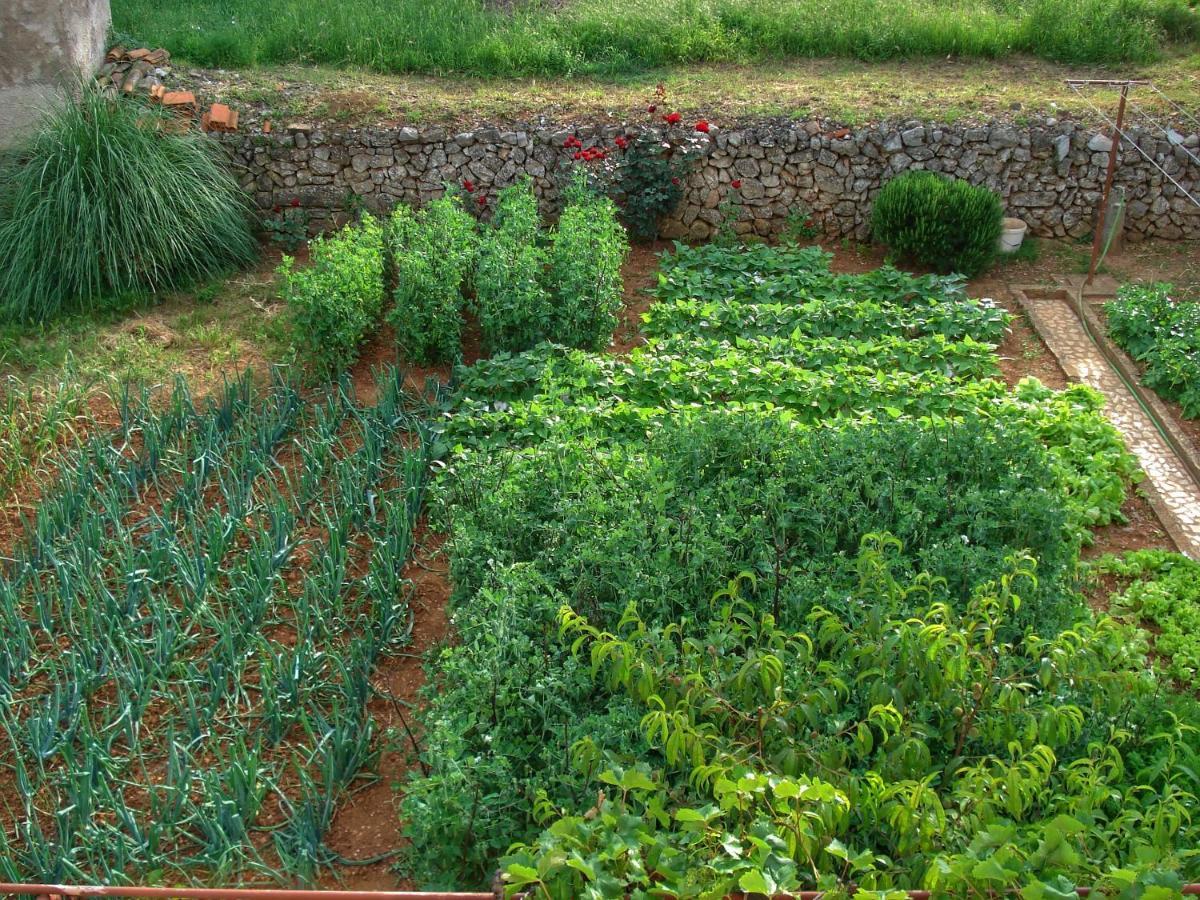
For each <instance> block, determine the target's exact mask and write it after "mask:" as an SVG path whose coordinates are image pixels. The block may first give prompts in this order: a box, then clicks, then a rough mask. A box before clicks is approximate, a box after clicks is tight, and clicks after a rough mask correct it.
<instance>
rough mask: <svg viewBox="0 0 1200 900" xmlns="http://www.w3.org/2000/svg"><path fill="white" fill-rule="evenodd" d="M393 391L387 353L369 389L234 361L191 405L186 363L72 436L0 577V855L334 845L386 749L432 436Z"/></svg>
mask: <svg viewBox="0 0 1200 900" xmlns="http://www.w3.org/2000/svg"><path fill="white" fill-rule="evenodd" d="M402 385H403V378H402V376H401V375H400V374H399V373H398V372H396V371H395V370H394V369H389V370H385V371H383V372H380V373H379V374H378V386H377V391H376V394H377V396H378V398H379V399H378V401H377V402H376V403H375V404H374V405H370V406H366V405H363V404H362V403H360V402H359V401H358V400H357V398H356V397H355V396H354V393H353V390H352V388H351V386H350V384H349V383H348V382H346V381H343V382H341V383H340V384H338V385H335V388H334V390H333V391H332V392H331V394H330V395H329V396H328V397H326V398H325V399H323V400H320V401H316V402H307V401H305V399H304V398H303V397H302V396H301V394H300V392H299V391H298V389H297V387H296V386H295V385H294V384H292V383H290V382H288V381H286V380H285V379H283V378H280V377H275V378H274V379H273V380H272V382H271V383H270V384H269V385H268V386H267V387H266V388H265V389H258V388H256V387H255V386H254V385H253V384H252V383H251V381H250V380H249V379H248V378H243V379H238V380H235V381H232V382H230V383H229V384H227V385H226V387H225V390H224V391H222V392H221V393H220V394H219V396H218V397H217V398H215V399H214V400H212V401H210V402H209V403H207V404H206V405H205V406H204V407H203V408H198V406H197V404H196V403H195V402H194V400H193V399H192V397H191V395H190V393H188V390H187V386H186V384H184V383H183V382H180V383H179V384H177V385H176V386H175V389H174V391H173V392H171V393H170V395H169V396H168V397H167V398H166V400H165V402H161V400H160V401H157V402H156V400H155V398H154V397H152V396H151V394H150V393H149V392H142V391H132V390H130V391H126V392H123V393H121V394H120V395H119V397H118V398H117V401H118V402H117V407H118V411H119V413H120V417H121V421H120V424H119V426H118V427H117V428H116V429H115V430H114V431H113V432H111V433H108V434H105V435H97V436H95V437H93V438H91V439H89V440H88V441H87V442H85V444H83V445H82V446H80V447H79V448H78V450H77V451H75V452H74V453H69V454H67V455H66V458H65V459H64V462H63V465H62V479H61V481H60V484H59V486H58V488H57V490H54V491H50V492H49V493H48V494H47V499H46V501H45V502H44V503H43V504H42V506H41V508H40V509H39V510H38V512H37V514H36V515H34V516H33V517H31V518H30V520H29V521H28V522H27V523H26V535H25V539H24V540H23V541H22V542H21V544H20V546H19V547H18V549H17V552H16V553H15V557H14V559H13V560H12V561H11V563H10V564H9V566H8V567H7V569H6V571H5V572H4V573H3V576H2V577H0V629H2V636H0V735H2V737H0V766H3V767H5V768H6V769H7V770H8V771H10V772H11V773H12V774H13V775H14V777H15V778H16V782H17V785H18V792H17V793H18V800H17V804H18V807H19V808H11V809H10V810H9V812H10V813H11V815H10V816H8V820H9V821H14V822H20V823H22V824H20V825H18V826H16V827H14V828H13V829H12V830H10V831H7V832H4V833H3V834H2V835H0V854H2V855H3V856H4V859H5V862H4V864H3V865H4V866H5V867H6V868H5V869H3V870H0V871H4V873H5V874H8V875H9V876H10V877H13V878H14V879H17V880H30V879H38V878H44V877H54V878H61V879H78V880H100V879H103V880H104V881H105V882H108V883H124V882H128V881H130V880H136V879H139V878H145V877H147V876H148V875H149V874H151V873H159V874H160V875H161V874H162V873H169V877H171V878H173V879H179V880H183V881H199V880H201V879H209V878H214V877H219V878H263V877H278V878H281V879H282V878H283V876H284V873H287V874H288V876H293V875H295V874H297V873H299V874H304V873H310V874H311V873H315V871H316V870H317V868H319V867H320V866H322V865H325V864H327V863H329V862H331V861H333V860H334V859H335V858H336V855H335V854H334V853H333V852H332V851H331V850H329V848H327V847H326V846H325V844H324V840H325V836H326V834H327V832H328V828H329V824H330V822H331V821H332V817H333V812H334V810H335V809H336V807H337V803H338V802H339V799H340V798H341V797H342V796H343V794H344V793H345V792H346V791H347V790H348V789H349V788H350V787H351V785H352V784H353V783H354V782H355V781H356V779H358V778H359V777H360V773H361V772H362V771H363V770H364V769H369V768H370V767H371V766H372V765H374V762H375V760H376V757H377V754H378V751H379V747H378V743H377V742H376V741H375V740H374V736H375V728H374V725H373V723H372V722H371V720H370V718H369V715H368V713H367V703H368V701H369V699H370V698H371V685H370V677H371V673H372V671H373V670H374V667H375V666H376V664H377V663H378V662H379V660H380V658H381V657H382V656H383V655H384V654H386V653H388V652H391V651H393V650H394V649H395V648H396V647H397V646H398V645H400V644H402V643H403V642H405V641H406V640H407V637H408V635H409V633H410V632H411V615H410V613H409V612H408V610H407V604H406V598H407V595H408V585H407V582H406V581H405V579H404V577H403V566H404V564H405V562H406V561H407V559H408V558H409V557H410V555H411V551H412V547H413V529H414V523H415V521H416V518H417V516H418V515H419V514H420V511H421V503H422V499H423V497H424V491H425V482H426V479H427V477H428V473H429V470H430V463H431V459H432V447H433V445H432V442H431V440H430V439H429V438H430V434H429V431H428V427H427V425H426V424H425V422H424V421H423V420H422V419H421V418H420V417H419V416H418V415H416V414H414V413H413V412H411V411H410V409H409V402H408V400H407V398H406V397H405V395H404V392H403V387H402ZM309 461H312V462H314V463H316V464H317V472H318V475H317V476H315V477H314V476H311V475H309V474H308V473H307V472H303V473H297V472H295V471H293V469H294V467H295V466H303V465H305V464H307V463H308V462H309ZM301 550H303V551H304V552H303V553H301V552H300V551H301ZM276 808H281V809H283V810H284V811H285V815H284V817H283V819H282V821H280V820H279V818H278V814H277V813H276V812H275V810H276ZM268 810H270V816H269V817H268V816H266V815H265V813H266V812H267V811H268ZM263 831H269V832H272V835H271V836H270V839H269V840H267V841H266V842H264V841H263V840H261V839H260V838H258V837H257V834H258V833H259V832H263Z"/></svg>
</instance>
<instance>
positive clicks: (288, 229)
mask: <svg viewBox="0 0 1200 900" xmlns="http://www.w3.org/2000/svg"><path fill="white" fill-rule="evenodd" d="M272 213H273V214H272V215H270V216H268V217H267V218H265V219H263V228H264V229H265V230H266V232H267V235H268V236H269V237H270V239H271V243H273V244H278V245H279V246H280V247H282V248H283V249H284V250H286V251H287V252H288V253H295V252H296V251H297V250H299V249H300V248H301V247H303V246H304V244H305V242H306V241H307V240H308V213H306V212H305V211H304V210H303V209H300V208H299V207H298V206H291V207H287V208H284V207H280V206H277V207H275V209H274V210H273V211H272Z"/></svg>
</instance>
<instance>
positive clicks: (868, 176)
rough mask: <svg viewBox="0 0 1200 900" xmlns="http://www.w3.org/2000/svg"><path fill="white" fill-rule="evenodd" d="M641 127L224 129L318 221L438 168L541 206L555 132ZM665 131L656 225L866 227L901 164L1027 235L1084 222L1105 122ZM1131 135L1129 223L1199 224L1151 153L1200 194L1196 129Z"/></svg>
mask: <svg viewBox="0 0 1200 900" xmlns="http://www.w3.org/2000/svg"><path fill="white" fill-rule="evenodd" d="M637 132H638V129H637V128H634V127H629V128H625V127H615V126H607V127H586V126H585V127H575V128H564V127H561V126H549V125H539V126H512V127H507V128H491V127H488V128H479V129H476V130H473V131H469V132H463V133H460V134H453V133H450V132H449V131H447V130H446V129H444V128H442V127H426V128H421V129H418V128H414V127H405V128H394V129H374V130H371V129H367V130H345V131H338V130H335V129H325V128H320V127H316V128H311V127H307V126H293V127H292V128H291V129H290V130H289V131H287V132H284V133H277V134H272V135H250V136H228V137H226V138H224V139H223V140H224V141H225V143H226V145H227V147H228V148H229V150H230V151H231V154H232V156H233V159H234V162H235V164H236V165H237V166H239V167H240V169H241V178H242V184H243V185H244V186H245V187H246V188H247V189H248V190H250V191H251V192H252V193H253V194H254V197H255V200H256V202H257V204H258V206H259V207H261V208H263V209H270V208H272V207H274V206H280V207H283V206H288V205H290V204H292V203H293V202H295V201H298V202H299V204H300V205H301V206H303V207H304V208H306V209H307V210H308V211H309V212H310V214H311V215H312V217H313V218H312V222H313V225H314V227H325V226H327V225H329V224H333V223H336V221H338V219H339V218H340V217H344V216H345V214H346V212H345V211H346V210H347V209H349V208H351V206H352V205H353V204H355V203H358V202H362V203H364V204H365V205H366V206H367V207H368V208H372V209H376V210H383V209H386V208H388V207H390V206H391V205H393V204H395V203H396V202H400V201H403V202H405V203H416V204H420V203H424V202H427V201H428V200H429V199H431V198H433V197H435V196H437V195H438V194H440V193H441V191H442V185H443V183H446V182H449V183H452V184H458V183H461V182H462V181H463V180H464V179H470V180H471V181H472V182H474V183H475V184H476V185H478V190H479V191H481V192H483V193H485V194H486V193H490V192H491V191H493V190H494V189H496V188H499V187H502V186H504V185H506V184H510V183H512V182H513V181H514V180H515V179H517V178H519V177H520V176H521V175H522V174H528V175H530V176H531V177H532V178H533V180H534V183H535V185H536V189H537V192H538V195H539V196H540V197H541V198H542V200H543V203H544V205H545V206H546V208H547V210H548V211H553V208H554V205H555V203H556V201H557V198H558V193H559V188H560V186H561V184H562V183H563V181H564V180H565V172H566V171H567V169H568V168H569V166H570V164H571V157H572V154H573V151H572V150H571V149H569V148H564V146H563V144H564V142H565V141H566V139H567V138H568V137H569V136H571V135H577V136H578V137H580V138H581V139H582V142H583V145H584V146H585V147H587V146H593V145H601V146H605V147H608V148H612V147H613V141H614V139H615V138H616V137H617V135H622V134H624V135H630V136H632V135H634V134H636V133H637ZM654 133H655V134H656V135H659V136H661V135H660V133H659V132H657V131H655V132H654ZM677 137H678V138H679V139H682V140H687V141H689V142H690V143H693V144H695V143H697V141H698V142H699V150H700V154H701V156H700V160H699V162H698V164H697V165H696V166H695V168H694V169H693V171H692V174H691V175H690V176H689V178H688V183H687V185H686V193H685V197H684V201H683V202H682V203H681V204H680V206H679V209H678V210H676V212H675V213H674V215H673V216H672V217H671V219H670V220H669V221H667V222H664V223H663V234H664V236H666V237H678V238H685V237H686V238H690V239H694V240H703V239H705V238H707V237H709V236H711V234H712V233H713V231H714V230H715V228H716V226H717V225H718V224H719V223H720V221H721V210H720V209H719V207H720V205H721V204H722V202H723V201H724V200H725V199H726V198H727V197H728V196H730V194H733V195H734V196H736V197H737V199H738V202H739V204H740V209H739V211H738V216H739V219H740V221H739V222H738V223H737V225H736V227H737V228H738V230H739V231H742V232H748V231H754V232H757V233H758V234H762V235H767V234H771V233H773V232H776V231H778V230H780V229H781V228H782V227H783V226H784V223H785V221H786V219H787V217H788V215H789V213H791V212H792V211H793V210H796V209H802V210H808V211H810V212H811V213H812V216H813V219H814V221H815V222H816V223H817V224H818V225H819V227H820V228H822V229H823V230H824V232H825V233H826V235H827V236H830V237H839V236H850V237H853V238H856V239H864V238H866V237H867V234H868V219H869V215H870V207H871V201H872V200H873V198H874V196H875V194H876V193H877V192H878V190H879V188H880V186H881V185H882V184H883V183H884V182H886V181H887V180H888V179H889V178H891V177H892V176H893V175H895V174H897V173H899V172H903V171H906V170H908V169H930V170H934V171H940V172H946V173H949V174H952V175H954V176H956V177H959V178H966V179H969V180H970V181H972V182H975V183H978V184H986V185H987V186H988V187H990V188H992V189H993V190H996V191H998V192H999V193H1000V194H1001V195H1002V196H1003V198H1004V203H1005V209H1006V214H1008V215H1012V216H1016V217H1017V218H1020V219H1023V220H1025V221H1026V222H1027V223H1029V226H1030V229H1031V231H1032V232H1033V233H1034V234H1038V235H1043V236H1057V237H1066V236H1070V237H1082V236H1084V235H1086V234H1088V233H1090V230H1091V227H1092V225H1091V222H1092V215H1093V211H1094V209H1095V206H1096V204H1097V202H1098V201H1099V197H1100V191H1101V188H1102V186H1103V180H1104V171H1105V166H1106V164H1107V160H1108V155H1107V151H1108V148H1109V145H1110V144H1109V139H1108V138H1107V137H1105V136H1104V135H1103V134H1099V133H1097V132H1096V131H1094V130H1091V129H1089V128H1086V127H1084V126H1082V125H1080V124H1078V123H1075V122H1071V121H1063V122H1059V121H1055V120H1054V119H1045V120H1039V121H1035V122H1033V123H1031V124H1028V125H1025V126H1020V127H1019V126H1017V125H1013V124H994V125H985V126H980V125H939V124H929V123H922V122H907V123H903V124H898V123H897V124H891V125H880V126H871V127H864V128H857V129H854V130H850V129H844V128H843V129H835V130H832V131H829V130H826V129H825V128H823V126H822V125H821V124H820V123H818V122H786V123H780V122H771V123H764V124H761V125H755V126H751V127H744V128H737V129H730V130H722V131H717V130H716V129H714V130H713V132H712V133H711V134H709V135H707V136H705V135H697V134H695V133H690V134H688V133H683V132H680V133H679V134H678V135H677ZM1130 138H1131V139H1132V140H1133V141H1134V142H1136V144H1137V147H1138V148H1140V151H1139V149H1135V148H1134V147H1133V146H1130V145H1128V144H1126V145H1125V146H1124V147H1123V148H1122V150H1121V153H1120V156H1119V167H1118V170H1117V178H1116V185H1117V188H1118V189H1120V190H1122V191H1123V192H1124V194H1125V197H1126V199H1127V206H1126V214H1125V221H1126V230H1127V231H1126V236H1127V237H1128V238H1129V239H1132V240H1138V239H1141V238H1148V237H1158V238H1165V239H1170V240H1177V239H1200V209H1197V208H1196V207H1195V206H1194V205H1193V204H1192V203H1191V202H1190V201H1189V200H1188V199H1187V198H1186V197H1185V196H1184V195H1183V193H1182V192H1181V191H1180V190H1179V189H1178V188H1177V187H1175V186H1174V185H1173V184H1171V182H1170V180H1169V179H1168V178H1166V177H1165V176H1164V175H1163V174H1162V172H1160V171H1158V170H1157V169H1156V168H1155V167H1154V166H1153V165H1151V164H1150V162H1148V160H1147V157H1149V159H1153V160H1154V161H1155V162H1156V163H1157V164H1158V165H1160V166H1162V167H1163V169H1164V170H1165V171H1166V173H1167V174H1169V175H1170V176H1171V177H1172V178H1174V179H1175V180H1176V181H1178V182H1179V183H1180V185H1182V187H1183V188H1185V189H1186V190H1187V191H1189V192H1190V193H1191V194H1192V195H1193V196H1200V165H1197V163H1196V162H1195V160H1194V159H1193V158H1192V157H1200V135H1196V134H1188V135H1184V134H1180V133H1178V132H1175V131H1173V130H1172V131H1170V132H1169V133H1168V134H1167V135H1165V136H1164V135H1161V134H1160V135H1158V136H1155V135H1152V134H1149V133H1144V132H1137V131H1135V132H1131V134H1130ZM610 152H612V153H617V152H619V151H615V150H611V149H610ZM1143 154H1145V156H1143ZM734 181H737V182H739V183H740V187H739V189H738V190H737V191H733V190H732V188H731V184H732V183H733V182H734Z"/></svg>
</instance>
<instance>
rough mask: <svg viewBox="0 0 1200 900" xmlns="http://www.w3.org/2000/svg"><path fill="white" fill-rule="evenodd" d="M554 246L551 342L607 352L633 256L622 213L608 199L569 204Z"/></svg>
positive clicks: (553, 238) (585, 199)
mask: <svg viewBox="0 0 1200 900" xmlns="http://www.w3.org/2000/svg"><path fill="white" fill-rule="evenodd" d="M550 241H551V244H550V272H549V282H550V285H551V288H552V290H553V291H554V295H555V301H554V320H553V324H552V329H553V331H552V334H551V339H552V340H553V341H555V343H558V344H564V345H566V346H568V347H584V348H587V349H592V350H600V349H603V348H604V347H607V346H608V343H609V340H610V339H611V338H612V333H613V329H614V328H616V326H617V313H618V312H619V311H620V309H621V298H622V294H621V264H622V263H623V262H624V261H625V255H626V253H628V252H629V242H628V240H627V238H626V237H625V229H624V228H622V227H621V225H620V223H619V222H618V221H617V211H616V207H615V206H614V205H613V203H612V201H611V200H608V199H607V198H601V197H592V196H586V195H584V196H580V197H579V199H577V200H576V201H575V202H572V203H568V204H567V206H566V208H565V209H564V210H563V212H562V216H561V217H560V218H559V220H558V227H557V228H556V229H555V231H554V233H553V234H552V235H551V238H550Z"/></svg>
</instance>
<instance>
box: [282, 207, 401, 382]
mask: <svg viewBox="0 0 1200 900" xmlns="http://www.w3.org/2000/svg"><path fill="white" fill-rule="evenodd" d="M309 247H310V260H311V263H310V265H309V266H307V267H306V268H303V269H297V268H294V262H295V261H294V260H293V259H292V257H290V256H285V257H284V258H283V264H282V265H281V266H280V267H279V274H280V275H281V276H282V284H281V288H280V290H281V293H282V295H283V299H284V300H285V301H286V302H287V305H288V308H289V310H290V311H291V314H292V320H293V323H294V332H295V343H296V349H297V351H298V353H299V355H300V357H301V358H302V359H304V360H305V361H306V362H307V363H308V364H309V365H311V366H312V367H313V369H314V370H315V371H317V372H318V373H320V374H321V375H333V374H336V373H337V372H340V371H341V370H343V369H345V368H346V367H348V366H349V365H351V364H352V363H353V362H354V361H355V360H356V359H357V358H358V345H359V344H360V343H361V342H362V339H363V337H364V336H365V335H366V334H367V332H368V331H369V330H370V328H371V327H372V326H373V325H374V324H375V323H376V321H377V320H378V318H379V313H380V311H381V309H382V307H383V292H384V286H383V229H381V228H380V227H379V224H378V223H377V222H376V221H375V219H373V218H372V217H371V216H370V215H364V216H363V217H362V221H361V222H360V223H359V224H358V225H347V226H346V227H345V228H343V229H342V230H341V231H339V232H338V233H337V234H335V235H333V236H332V237H318V238H317V239H316V240H314V241H313V242H312V243H311V244H310V245H309Z"/></svg>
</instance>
